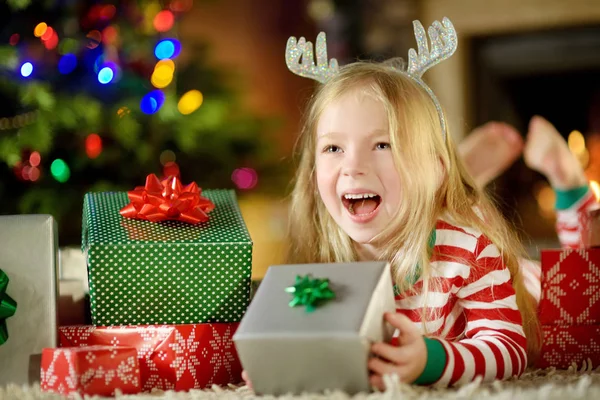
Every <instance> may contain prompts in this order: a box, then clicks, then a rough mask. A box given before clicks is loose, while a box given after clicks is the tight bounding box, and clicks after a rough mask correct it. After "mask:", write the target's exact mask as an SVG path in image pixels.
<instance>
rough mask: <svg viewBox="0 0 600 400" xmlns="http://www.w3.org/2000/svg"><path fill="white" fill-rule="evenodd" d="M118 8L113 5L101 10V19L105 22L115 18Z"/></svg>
mask: <svg viewBox="0 0 600 400" xmlns="http://www.w3.org/2000/svg"><path fill="white" fill-rule="evenodd" d="M116 12H117V8H116V7H115V6H113V5H112V4H109V5H105V6H103V7H102V8H101V9H100V12H99V13H98V14H99V17H100V18H101V19H104V20H109V19H111V18H112V17H114V16H115V14H116Z"/></svg>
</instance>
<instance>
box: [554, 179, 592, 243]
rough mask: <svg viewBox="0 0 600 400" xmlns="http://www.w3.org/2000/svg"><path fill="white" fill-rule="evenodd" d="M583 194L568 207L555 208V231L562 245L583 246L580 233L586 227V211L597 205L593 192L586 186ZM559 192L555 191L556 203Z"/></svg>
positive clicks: (583, 231)
mask: <svg viewBox="0 0 600 400" xmlns="http://www.w3.org/2000/svg"><path fill="white" fill-rule="evenodd" d="M584 193H585V194H584V195H583V196H582V197H581V198H580V199H579V200H578V201H575V202H574V203H573V204H570V205H569V207H568V208H565V209H561V208H560V207H557V208H558V209H557V210H556V233H557V234H558V240H559V241H560V244H561V246H562V247H565V248H579V247H582V246H583V240H582V235H583V234H584V233H585V232H586V229H587V227H588V224H589V221H588V215H587V212H588V211H589V210H591V209H593V208H597V207H598V206H599V205H598V203H597V202H596V199H595V197H594V194H593V193H592V191H591V190H590V189H589V188H588V189H587V191H584ZM560 195H561V193H557V203H558V202H559V200H560Z"/></svg>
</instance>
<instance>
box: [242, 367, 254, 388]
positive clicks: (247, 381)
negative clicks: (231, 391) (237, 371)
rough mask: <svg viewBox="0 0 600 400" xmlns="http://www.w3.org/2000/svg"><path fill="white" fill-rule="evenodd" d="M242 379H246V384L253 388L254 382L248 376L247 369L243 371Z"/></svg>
mask: <svg viewBox="0 0 600 400" xmlns="http://www.w3.org/2000/svg"><path fill="white" fill-rule="evenodd" d="M242 379H243V380H244V383H245V384H246V386H248V388H249V389H250V390H252V382H250V378H249V377H248V373H247V372H246V370H243V371H242Z"/></svg>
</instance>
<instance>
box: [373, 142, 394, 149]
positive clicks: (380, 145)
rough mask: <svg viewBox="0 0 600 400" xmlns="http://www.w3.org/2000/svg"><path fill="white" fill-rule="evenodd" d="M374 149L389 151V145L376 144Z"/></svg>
mask: <svg viewBox="0 0 600 400" xmlns="http://www.w3.org/2000/svg"><path fill="white" fill-rule="evenodd" d="M375 148H376V149H377V150H387V149H389V148H390V144H389V143H377V144H376V145H375Z"/></svg>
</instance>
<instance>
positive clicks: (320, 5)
mask: <svg viewBox="0 0 600 400" xmlns="http://www.w3.org/2000/svg"><path fill="white" fill-rule="evenodd" d="M307 11H308V15H309V16H310V17H311V18H312V19H313V20H315V21H326V20H329V19H331V18H332V17H333V16H334V14H335V6H334V4H333V1H332V0H311V2H310V3H309V4H308V10H307Z"/></svg>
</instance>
